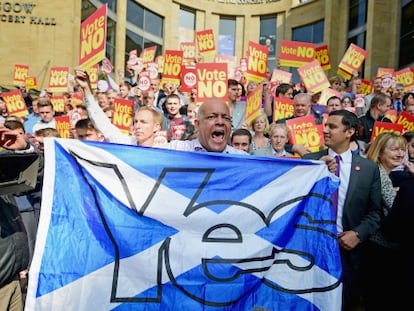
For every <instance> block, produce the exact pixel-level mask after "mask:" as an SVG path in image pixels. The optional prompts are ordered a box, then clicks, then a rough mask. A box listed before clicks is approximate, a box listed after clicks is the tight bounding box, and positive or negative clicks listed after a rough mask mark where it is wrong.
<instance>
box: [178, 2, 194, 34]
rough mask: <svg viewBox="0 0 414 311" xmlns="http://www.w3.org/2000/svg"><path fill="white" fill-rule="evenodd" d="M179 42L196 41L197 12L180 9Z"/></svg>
mask: <svg viewBox="0 0 414 311" xmlns="http://www.w3.org/2000/svg"><path fill="white" fill-rule="evenodd" d="M178 27H179V42H193V41H194V39H195V12H194V11H191V10H189V9H187V8H180V25H179V26H178Z"/></svg>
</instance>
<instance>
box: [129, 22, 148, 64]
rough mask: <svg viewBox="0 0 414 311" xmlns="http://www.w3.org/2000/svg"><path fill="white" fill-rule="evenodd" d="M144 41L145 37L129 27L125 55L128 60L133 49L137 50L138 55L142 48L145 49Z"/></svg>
mask: <svg viewBox="0 0 414 311" xmlns="http://www.w3.org/2000/svg"><path fill="white" fill-rule="evenodd" d="M143 41H144V39H143V38H142V37H141V36H140V35H138V34H136V33H134V32H132V31H130V30H128V29H127V31H126V40H125V54H126V55H125V56H126V60H127V61H128V58H129V52H131V51H132V50H137V52H138V55H139V54H140V53H141V52H142V50H143V49H144V48H143Z"/></svg>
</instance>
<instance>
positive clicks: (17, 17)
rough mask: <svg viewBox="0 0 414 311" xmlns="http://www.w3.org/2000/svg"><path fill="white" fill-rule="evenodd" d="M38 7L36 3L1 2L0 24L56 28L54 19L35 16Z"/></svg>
mask: <svg viewBox="0 0 414 311" xmlns="http://www.w3.org/2000/svg"><path fill="white" fill-rule="evenodd" d="M36 6H37V5H36V4H34V3H26V2H24V3H23V2H9V1H6V2H0V22H1V23H14V24H30V25H45V26H56V20H55V18H54V17H50V16H48V17H46V16H37V15H34V14H33V13H34V12H35V8H36Z"/></svg>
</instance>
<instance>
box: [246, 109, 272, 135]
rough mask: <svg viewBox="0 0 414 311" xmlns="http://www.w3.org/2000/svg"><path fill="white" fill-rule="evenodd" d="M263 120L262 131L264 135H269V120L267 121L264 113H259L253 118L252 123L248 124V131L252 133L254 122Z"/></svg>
mask: <svg viewBox="0 0 414 311" xmlns="http://www.w3.org/2000/svg"><path fill="white" fill-rule="evenodd" d="M263 118H264V119H265V129H264V134H266V135H267V134H269V129H270V125H269V120H268V119H267V115H266V114H265V113H264V112H261V113H260V114H259V115H258V116H257V117H256V118H254V119H253V120H252V122H251V123H250V129H251V130H252V131H253V132H254V125H255V124H256V122H257V121H258V120H260V119H263Z"/></svg>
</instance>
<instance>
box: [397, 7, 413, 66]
mask: <svg viewBox="0 0 414 311" xmlns="http://www.w3.org/2000/svg"><path fill="white" fill-rule="evenodd" d="M413 50H414V1H410V2H409V3H408V4H406V5H404V6H403V7H402V8H401V37H400V55H399V61H398V66H399V67H400V68H402V67H405V66H407V65H410V64H412V63H414V53H413Z"/></svg>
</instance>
